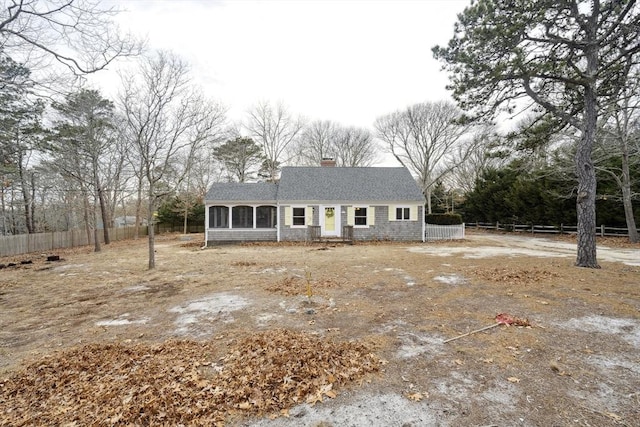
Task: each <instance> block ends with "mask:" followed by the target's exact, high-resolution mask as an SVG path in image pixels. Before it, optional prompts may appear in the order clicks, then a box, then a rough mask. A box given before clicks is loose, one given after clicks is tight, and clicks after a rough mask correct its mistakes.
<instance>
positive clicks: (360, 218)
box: [353, 207, 368, 226]
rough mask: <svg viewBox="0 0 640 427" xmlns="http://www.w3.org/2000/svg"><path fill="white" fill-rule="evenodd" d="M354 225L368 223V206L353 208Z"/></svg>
mask: <svg viewBox="0 0 640 427" xmlns="http://www.w3.org/2000/svg"><path fill="white" fill-rule="evenodd" d="M353 225H362V226H366V225H368V224H367V208H358V207H356V208H353Z"/></svg>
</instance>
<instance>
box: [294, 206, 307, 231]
mask: <svg viewBox="0 0 640 427" xmlns="http://www.w3.org/2000/svg"><path fill="white" fill-rule="evenodd" d="M291 218H292V224H293V225H302V226H304V225H305V224H306V218H307V216H306V212H305V208H295V207H294V208H292V209H291Z"/></svg>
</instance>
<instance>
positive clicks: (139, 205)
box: [133, 179, 149, 240]
mask: <svg viewBox="0 0 640 427" xmlns="http://www.w3.org/2000/svg"><path fill="white" fill-rule="evenodd" d="M141 215H142V180H141V179H138V198H137V199H136V230H135V235H134V236H133V238H134V239H135V240H138V238H140V219H141ZM147 227H149V222H148V218H147Z"/></svg>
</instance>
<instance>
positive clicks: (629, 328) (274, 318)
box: [0, 234, 640, 427]
mask: <svg viewBox="0 0 640 427" xmlns="http://www.w3.org/2000/svg"><path fill="white" fill-rule="evenodd" d="M612 241H613V240H608V241H603V242H602V244H601V245H600V246H599V252H598V255H599V261H600V263H601V265H602V268H601V269H598V270H593V269H579V268H576V267H573V265H572V264H573V262H574V259H575V243H572V242H570V241H567V240H556V239H543V238H530V237H526V236H513V235H494V234H472V235H470V236H468V237H467V239H466V240H464V241H457V242H441V243H426V244H391V243H380V244H356V245H353V246H348V245H344V246H343V245H309V246H305V245H284V244H283V245H246V246H223V247H216V248H208V249H205V250H201V249H200V248H199V247H198V246H199V243H198V242H197V240H194V241H184V240H182V239H181V238H180V237H179V236H170V237H161V238H160V239H159V241H158V243H157V265H158V268H157V269H156V270H154V271H147V270H146V269H145V266H146V258H145V256H146V246H145V242H144V241H140V242H121V243H115V244H112V245H110V247H106V248H105V249H104V250H103V252H102V253H100V254H94V253H91V252H90V251H89V250H90V249H88V248H85V249H81V250H76V251H69V252H64V253H63V252H61V253H60V255H61V256H62V258H63V260H62V261H60V262H45V261H44V259H45V256H46V255H47V254H38V255H32V256H23V257H20V258H17V259H13V260H12V261H21V260H27V259H28V260H30V261H33V263H32V264H24V265H20V264H19V265H17V266H15V267H12V268H5V269H2V270H0V412H4V413H5V414H6V413H7V411H9V412H11V411H12V410H15V408H14V406H16V405H17V404H16V403H15V402H16V401H15V400H12V397H11V396H9V397H7V394H4V395H3V394H2V393H3V387H4V388H5V389H6V388H7V384H9V383H10V382H11V381H13V380H16V378H18V379H19V378H21V377H16V375H17V374H16V373H20V375H22V374H25V372H24V370H25V369H26V368H25V366H26V367H29V366H36V367H37V366H39V365H38V364H39V363H42V360H49V359H50V358H51V357H54V356H55V355H58V354H62V355H65V354H67V353H64V351H67V350H69V349H78V348H79V349H82V348H84V347H83V346H87V345H94V344H96V343H98V344H99V343H123V345H129V346H152V345H157V344H159V343H166V342H174V341H172V340H185V339H187V340H191V341H197V342H206V343H212V347H211V348H213V350H211V349H209V350H208V351H212V352H213V353H215V354H212V355H211V357H212V359H215V360H220V359H219V358H222V357H225V352H228V351H229V349H230V348H233V347H232V346H233V345H234V343H236V342H237V339H238V337H251V336H252V334H256V333H259V332H264V331H272V330H285V331H297V332H301V333H308V334H311V335H312V336H314V337H318V338H319V339H321V340H337V341H340V342H362V343H366V345H367V346H368V348H370V349H372V352H373V353H375V356H376V357H379V358H380V359H381V360H382V361H383V362H384V363H383V364H381V367H380V369H379V370H378V371H377V372H375V373H373V374H371V375H368V376H365V377H362V378H361V379H360V380H359V381H355V382H351V383H349V384H346V385H344V386H342V387H340V388H338V387H336V388H335V390H334V391H335V392H334V391H331V392H327V393H325V394H326V396H325V398H324V399H323V400H322V401H321V402H311V403H304V402H305V400H304V399H303V400H301V402H302V403H300V404H298V405H294V406H292V407H290V408H288V409H287V410H286V411H285V412H282V413H281V414H279V415H281V416H279V417H275V418H274V417H267V416H262V415H261V416H255V415H253V414H254V413H253V412H251V411H247V412H242V410H241V409H242V406H240V407H239V410H238V411H232V413H229V414H228V417H226V418H225V420H224V423H225V424H228V425H239V426H264V427H277V426H288V425H301V426H313V427H318V426H325V427H327V426H336V427H337V426H363V427H364V426H367V427H368V426H372V425H373V426H378V425H380V426H383V425H384V426H406V427H408V426H424V425H429V426H430V425H433V426H486V425H496V426H498V425H499V426H551V425H557V426H567V425H571V426H573V425H575V426H596V425H597V426H602V425H628V426H633V425H635V426H638V425H640V422H639V421H638V420H640V247H639V246H638V245H636V246H631V245H617V244H616V246H621V247H612V246H611V245H610V243H611V242H612ZM605 245H609V246H605ZM7 261H11V260H7V259H5V260H0V262H2V263H6V262H7ZM308 284H310V286H308ZM309 287H310V288H311V289H310V290H311V294H312V296H311V297H310V298H309V297H308V296H307V293H308V292H309ZM499 313H507V314H510V315H511V316H514V317H517V318H519V319H526V320H528V322H529V323H530V324H531V326H529V327H516V326H506V325H501V326H497V327H494V328H491V329H488V330H486V331H483V332H479V333H474V334H471V335H468V336H465V337H462V338H460V339H457V340H454V341H451V342H448V343H445V342H444V341H445V340H447V339H450V338H453V337H457V336H459V335H462V334H464V333H468V332H471V331H473V330H476V329H479V328H482V327H485V326H490V325H494V324H496V321H495V319H494V318H495V316H496V315H497V314H499ZM176 345H178V344H176ZM87 348H90V347H87ZM145 348H146V347H145ZM319 357H320V355H319ZM322 357H324V355H323V356H322ZM330 359H331V357H329V362H330ZM213 365H214V364H213V363H212V366H213ZM12 378H13V379H12ZM25 378H26V377H25ZM36 378H37V377H36ZM25 381H26V380H25ZM34 381H36V382H37V379H36V380H34ZM114 381H115V380H114ZM29 384H31V383H29ZM336 384H337V383H336ZM25 387H27V385H25ZM38 393H42V391H41V390H40V391H38ZM122 393H123V395H125V394H126V390H122ZM14 395H15V392H14ZM125 400H126V399H125ZM96 410H97V411H100V409H99V408H98V409H96ZM96 414H97V413H93V416H94V417H97V416H98V415H96ZM276 415H278V414H276ZM88 416H89V417H90V416H92V415H91V414H89V415H88ZM69 417H71V415H69ZM63 419H64V418H63ZM69 419H71V418H69ZM87 419H90V418H85V419H84V420H85V421H86V420H87ZM11 420H12V419H11V418H10V417H9V416H7V418H0V425H11V424H10V423H11V422H13V421H11ZM94 421H95V422H96V424H100V425H103V424H104V425H126V422H127V420H126V419H122V417H121V418H118V419H116V418H109V419H107V418H105V419H103V420H101V421H100V420H99V419H94ZM129 421H131V422H133V423H135V422H136V420H129ZM165 421H166V425H176V424H178V423H179V420H171V419H166V418H165ZM192 423H193V424H197V419H196V421H192ZM24 425H35V422H34V423H33V424H30V422H25V423H24ZM70 425H73V424H70ZM75 425H83V424H82V423H77V424H75Z"/></svg>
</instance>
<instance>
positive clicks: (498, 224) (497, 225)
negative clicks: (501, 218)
mask: <svg viewBox="0 0 640 427" xmlns="http://www.w3.org/2000/svg"><path fill="white" fill-rule="evenodd" d="M498 230H500V223H499V222H498V221H496V231H498Z"/></svg>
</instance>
